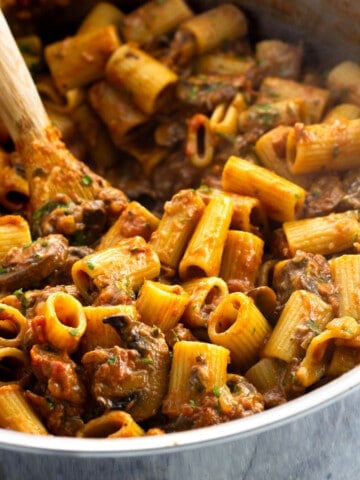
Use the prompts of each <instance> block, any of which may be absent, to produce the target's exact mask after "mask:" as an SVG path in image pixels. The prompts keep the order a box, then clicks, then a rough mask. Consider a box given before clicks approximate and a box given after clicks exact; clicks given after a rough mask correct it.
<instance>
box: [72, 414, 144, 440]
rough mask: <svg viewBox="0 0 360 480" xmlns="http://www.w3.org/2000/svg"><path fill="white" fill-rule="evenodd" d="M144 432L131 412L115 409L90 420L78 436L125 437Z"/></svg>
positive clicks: (140, 434) (138, 435) (139, 434)
mask: <svg viewBox="0 0 360 480" xmlns="http://www.w3.org/2000/svg"><path fill="white" fill-rule="evenodd" d="M144 434H145V432H144V430H143V429H142V428H141V427H140V425H138V424H137V423H136V422H135V420H134V419H133V418H132V416H131V415H130V414H128V413H126V412H122V411H120V410H114V411H110V412H105V413H103V414H102V415H101V416H100V417H96V418H93V419H92V420H89V421H88V422H87V423H85V425H84V426H83V427H82V428H81V429H80V430H79V431H78V432H77V434H76V436H77V437H80V438H125V437H141V436H142V435H144Z"/></svg>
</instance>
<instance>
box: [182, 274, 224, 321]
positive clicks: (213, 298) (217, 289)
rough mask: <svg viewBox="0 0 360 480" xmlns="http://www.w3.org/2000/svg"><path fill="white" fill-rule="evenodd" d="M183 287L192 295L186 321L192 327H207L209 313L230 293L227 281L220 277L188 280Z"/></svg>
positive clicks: (184, 318) (186, 312)
mask: <svg viewBox="0 0 360 480" xmlns="http://www.w3.org/2000/svg"><path fill="white" fill-rule="evenodd" d="M182 287H183V289H184V290H185V292H187V293H188V294H189V297H190V298H189V303H188V305H187V307H186V309H185V312H184V315H183V321H184V323H185V324H186V325H187V326H188V327H190V328H207V322H208V318H209V315H210V314H211V312H212V311H213V310H214V309H215V308H216V306H217V305H218V304H219V303H220V301H221V300H222V299H223V298H224V297H225V296H226V295H227V294H228V293H229V291H228V287H227V285H226V282H224V280H223V279H222V278H220V277H204V278H196V279H193V280H188V281H186V282H184V283H182Z"/></svg>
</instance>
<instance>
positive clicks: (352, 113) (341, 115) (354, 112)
mask: <svg viewBox="0 0 360 480" xmlns="http://www.w3.org/2000/svg"><path fill="white" fill-rule="evenodd" d="M355 118H360V105H355V103H339V104H338V105H335V106H334V107H332V108H331V110H329V111H328V112H327V114H326V115H325V117H324V119H323V121H324V122H327V123H331V122H335V121H336V120H340V121H341V120H344V119H346V120H355Z"/></svg>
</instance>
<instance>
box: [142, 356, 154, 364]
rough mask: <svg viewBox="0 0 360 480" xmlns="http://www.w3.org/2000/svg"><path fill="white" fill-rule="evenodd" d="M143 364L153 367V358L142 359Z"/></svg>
mask: <svg viewBox="0 0 360 480" xmlns="http://www.w3.org/2000/svg"><path fill="white" fill-rule="evenodd" d="M141 361H142V363H144V364H145V365H153V363H154V360H153V359H152V358H151V357H143V358H142V359H141Z"/></svg>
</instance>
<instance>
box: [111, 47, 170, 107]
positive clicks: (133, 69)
mask: <svg viewBox="0 0 360 480" xmlns="http://www.w3.org/2000/svg"><path fill="white" fill-rule="evenodd" d="M105 74H106V78H107V80H108V81H109V83H110V84H111V85H113V86H114V87H115V88H120V89H125V90H126V91H127V92H128V94H129V95H130V96H131V98H132V100H133V101H134V103H135V104H136V105H137V106H138V108H140V110H141V111H143V112H144V113H145V114H147V115H151V114H153V113H155V112H156V111H158V110H159V109H160V108H161V107H162V106H163V105H164V104H165V103H167V102H169V100H170V99H171V97H172V95H173V93H174V88H175V85H176V83H177V81H178V77H177V75H176V73H174V72H173V71H172V70H170V69H169V68H167V67H166V66H165V65H164V64H162V63H161V62H159V61H158V60H156V59H155V58H153V57H151V56H150V55H149V54H148V53H146V52H145V51H143V50H140V49H139V48H137V47H135V46H134V45H132V44H123V45H121V46H120V47H118V48H117V49H116V50H115V52H114V53H113V54H112V55H111V57H110V59H109V61H108V62H107V64H106V70H105Z"/></svg>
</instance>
